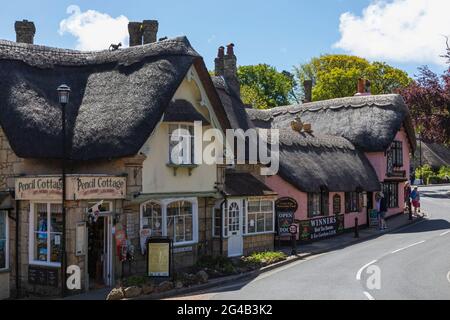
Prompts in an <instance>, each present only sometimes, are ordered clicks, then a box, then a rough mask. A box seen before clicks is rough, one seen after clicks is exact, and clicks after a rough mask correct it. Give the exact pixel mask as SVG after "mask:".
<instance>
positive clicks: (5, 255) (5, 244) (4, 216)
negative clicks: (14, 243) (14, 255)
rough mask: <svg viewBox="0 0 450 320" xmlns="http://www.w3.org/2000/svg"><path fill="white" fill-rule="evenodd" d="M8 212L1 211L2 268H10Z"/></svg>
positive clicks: (0, 251) (0, 254)
mask: <svg viewBox="0 0 450 320" xmlns="http://www.w3.org/2000/svg"><path fill="white" fill-rule="evenodd" d="M8 249H9V239H8V213H7V211H0V270H4V269H8V268H9V265H8V259H9V252H8Z"/></svg>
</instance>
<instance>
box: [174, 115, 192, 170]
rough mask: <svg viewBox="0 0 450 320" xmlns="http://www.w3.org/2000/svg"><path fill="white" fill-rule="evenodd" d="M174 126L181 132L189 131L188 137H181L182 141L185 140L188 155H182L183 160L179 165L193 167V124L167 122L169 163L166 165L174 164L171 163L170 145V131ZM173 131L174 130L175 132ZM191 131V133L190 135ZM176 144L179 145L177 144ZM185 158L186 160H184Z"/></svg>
mask: <svg viewBox="0 0 450 320" xmlns="http://www.w3.org/2000/svg"><path fill="white" fill-rule="evenodd" d="M173 126H176V127H177V129H183V130H188V131H189V136H187V135H181V136H182V137H183V138H182V139H187V144H188V149H189V151H190V152H189V154H188V155H187V156H186V157H185V156H184V155H183V160H182V162H181V163H180V165H193V164H195V149H194V148H195V136H194V133H193V131H194V124H193V123H191V122H169V123H168V128H167V130H168V134H169V155H168V156H169V161H168V163H170V164H175V163H174V162H173V161H172V157H171V152H172V150H171V143H172V130H171V127H173ZM177 129H175V130H177ZM191 130H192V133H191ZM178 143H181V141H180V142H178ZM186 158H187V159H186Z"/></svg>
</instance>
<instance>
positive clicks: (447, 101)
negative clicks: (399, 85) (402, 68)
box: [400, 66, 450, 144]
mask: <svg viewBox="0 0 450 320" xmlns="http://www.w3.org/2000/svg"><path fill="white" fill-rule="evenodd" d="M400 94H401V95H402V96H403V98H404V100H405V102H406V104H407V105H408V107H409V109H410V112H411V116H412V118H413V121H414V125H415V127H416V128H418V129H419V131H420V135H421V139H422V140H423V141H425V142H436V143H446V144H448V143H450V69H449V70H447V71H446V72H445V73H444V74H443V75H441V76H438V75H437V74H436V73H434V72H432V71H431V70H430V69H429V68H428V67H426V66H425V67H421V68H419V75H418V76H417V77H416V81H414V82H412V83H411V84H410V85H409V86H408V87H406V88H404V89H403V90H401V91H400Z"/></svg>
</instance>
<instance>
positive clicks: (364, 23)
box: [334, 0, 450, 65]
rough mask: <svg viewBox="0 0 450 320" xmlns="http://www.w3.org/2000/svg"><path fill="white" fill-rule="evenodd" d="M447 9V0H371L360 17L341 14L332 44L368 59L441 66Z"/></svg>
mask: <svg viewBox="0 0 450 320" xmlns="http://www.w3.org/2000/svg"><path fill="white" fill-rule="evenodd" d="M449 12H450V1H448V0H393V1H389V2H386V1H380V0H373V1H372V3H371V4H370V5H369V6H368V7H367V8H365V9H364V11H363V13H362V16H356V15H354V14H352V13H350V12H346V13H344V14H342V15H341V17H340V26H339V29H340V32H341V39H340V40H339V41H338V42H337V43H336V44H335V45H334V46H335V47H337V48H341V49H344V50H346V51H348V52H350V53H352V54H355V55H358V56H362V57H365V58H368V59H384V60H390V61H397V62H414V63H435V64H440V65H443V64H444V63H445V59H443V58H441V57H440V55H442V54H444V53H445V37H444V36H449V35H450V19H449V18H448V13H449Z"/></svg>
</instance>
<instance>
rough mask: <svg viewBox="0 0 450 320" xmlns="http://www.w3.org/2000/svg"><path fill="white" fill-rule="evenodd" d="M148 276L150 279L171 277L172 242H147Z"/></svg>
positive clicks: (161, 240) (160, 240) (157, 240)
mask: <svg viewBox="0 0 450 320" xmlns="http://www.w3.org/2000/svg"><path fill="white" fill-rule="evenodd" d="M147 259H148V263H147V266H148V267H147V269H148V270H147V274H148V276H150V277H170V262H171V261H170V260H171V242H170V240H163V239H156V240H153V241H152V240H151V239H150V240H149V241H148V242H147Z"/></svg>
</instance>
